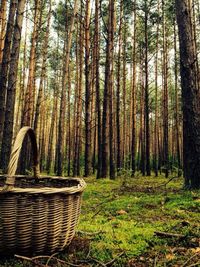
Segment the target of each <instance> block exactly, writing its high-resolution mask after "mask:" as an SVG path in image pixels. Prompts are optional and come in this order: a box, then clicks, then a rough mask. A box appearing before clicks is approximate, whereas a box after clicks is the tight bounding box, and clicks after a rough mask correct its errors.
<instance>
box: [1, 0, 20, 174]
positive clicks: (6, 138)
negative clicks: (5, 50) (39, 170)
mask: <svg viewBox="0 0 200 267" xmlns="http://www.w3.org/2000/svg"><path fill="white" fill-rule="evenodd" d="M24 8H25V0H19V2H18V6H17V14H16V21H15V26H14V34H13V41H12V52H11V61H10V69H9V75H8V89H7V98H6V112H5V122H4V131H3V139H2V150H1V167H2V169H3V170H4V172H6V169H7V166H8V163H9V159H10V153H11V148H12V138H13V125H14V111H15V95H16V83H17V71H18V61H19V52H20V42H21V30H22V23H23V14H24Z"/></svg>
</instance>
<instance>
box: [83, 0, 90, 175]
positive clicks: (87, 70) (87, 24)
mask: <svg viewBox="0 0 200 267" xmlns="http://www.w3.org/2000/svg"><path fill="white" fill-rule="evenodd" d="M90 8H91V7H90V0H86V7H85V24H84V27H85V172H84V176H85V177H88V176H89V175H90V174H91V114H90V101H91V81H90V75H91V73H90Z"/></svg>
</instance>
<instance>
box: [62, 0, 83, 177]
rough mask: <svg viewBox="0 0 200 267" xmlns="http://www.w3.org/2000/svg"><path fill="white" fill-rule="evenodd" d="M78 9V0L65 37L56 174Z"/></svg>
mask: <svg viewBox="0 0 200 267" xmlns="http://www.w3.org/2000/svg"><path fill="white" fill-rule="evenodd" d="M77 11H78V0H75V2H74V10H73V15H72V17H71V23H70V30H69V34H68V39H67V46H66V51H65V62H64V66H63V79H62V92H61V104H60V116H59V126H58V147H57V153H58V166H57V175H58V176H62V173H63V152H64V148H63V146H64V125H65V103H66V86H67V81H68V70H69V58H70V50H71V45H72V34H73V31H74V23H75V16H76V14H77Z"/></svg>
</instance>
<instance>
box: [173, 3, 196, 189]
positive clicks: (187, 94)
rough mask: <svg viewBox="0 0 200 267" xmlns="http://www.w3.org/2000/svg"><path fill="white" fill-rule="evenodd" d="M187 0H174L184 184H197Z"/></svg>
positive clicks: (192, 49)
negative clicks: (179, 75) (181, 118)
mask: <svg viewBox="0 0 200 267" xmlns="http://www.w3.org/2000/svg"><path fill="white" fill-rule="evenodd" d="M190 10H191V6H190V5H189V3H188V0H176V16H177V23H178V28H179V42H180V72H181V87H182V101H183V104H182V107H183V169H184V177H185V186H186V187H191V188H200V128H199V125H200V106H199V103H200V91H199V89H200V86H199V76H198V73H199V71H198V66H197V53H196V51H195V44H194V38H193V34H192V25H191V12H190Z"/></svg>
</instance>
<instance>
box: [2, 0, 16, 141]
mask: <svg viewBox="0 0 200 267" xmlns="http://www.w3.org/2000/svg"><path fill="white" fill-rule="evenodd" d="M16 8H17V0H11V1H10V8H9V17H8V23H7V29H6V38H5V45H4V51H3V59H2V64H1V70H0V145H1V142H2V136H3V127H4V120H5V104H6V88H7V82H8V71H9V64H10V56H11V55H10V50H11V42H12V37H13V30H14V22H15V14H16Z"/></svg>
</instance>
